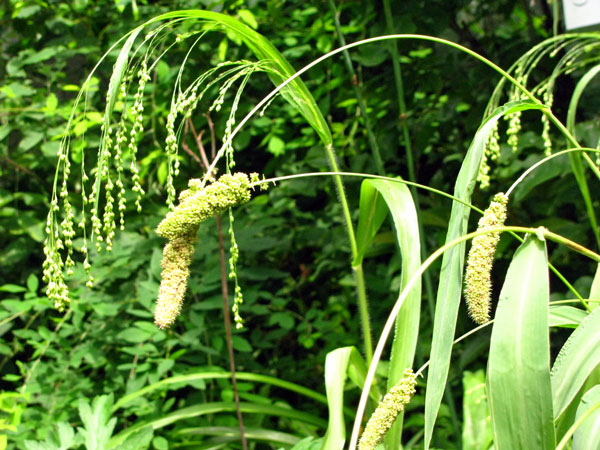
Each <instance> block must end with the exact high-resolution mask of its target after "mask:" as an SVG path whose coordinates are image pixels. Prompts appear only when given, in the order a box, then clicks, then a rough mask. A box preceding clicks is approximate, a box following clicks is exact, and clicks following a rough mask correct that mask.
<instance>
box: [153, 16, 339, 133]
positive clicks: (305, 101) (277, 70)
mask: <svg viewBox="0 0 600 450" xmlns="http://www.w3.org/2000/svg"><path fill="white" fill-rule="evenodd" d="M169 19H199V20H204V21H206V22H209V23H215V24H217V25H220V26H222V27H224V28H225V29H226V30H227V31H229V32H231V33H233V34H234V35H235V36H237V37H238V38H240V39H241V40H242V41H243V42H244V44H246V46H247V47H248V48H249V49H250V50H251V51H252V52H253V53H254V54H255V56H256V57H257V58H258V59H259V60H261V61H265V62H268V63H270V64H271V67H272V69H273V70H272V71H269V77H270V78H271V80H272V81H273V83H274V84H275V85H278V84H281V83H282V82H283V81H285V80H286V79H287V78H289V77H290V76H291V75H293V74H294V73H295V71H294V69H293V68H292V66H291V65H290V64H289V63H288V61H287V60H286V59H285V58H284V57H283V55H282V54H281V53H280V52H279V51H278V50H277V49H276V48H275V46H274V45H273V44H271V42H270V41H269V40H268V39H266V38H265V37H264V36H262V35H261V34H259V33H257V32H256V31H254V30H253V29H252V28H250V27H249V26H247V25H245V24H244V23H242V22H240V21H239V20H237V19H236V18H234V17H231V16H228V15H226V14H220V13H216V12H212V11H205V10H200V9H193V10H186V11H172V12H169V13H166V14H162V15H160V16H157V17H154V18H152V19H150V20H149V21H148V22H146V23H145V24H144V25H142V27H143V26H146V25H149V24H151V23H155V22H161V21H164V20H169ZM281 94H282V95H283V96H284V97H285V98H286V100H288V101H289V102H290V103H292V104H293V105H294V106H295V107H296V108H297V109H298V111H299V112H300V113H301V114H302V115H303V116H304V118H305V119H306V120H307V121H308V123H309V124H310V125H311V126H312V127H313V128H314V129H315V131H316V132H317V134H318V135H319V137H320V138H321V139H322V140H323V142H324V143H325V145H328V144H331V142H332V139H331V133H330V132H329V127H328V126H327V122H326V121H325V118H324V117H323V115H322V114H321V111H320V110H319V107H318V106H317V104H316V102H315V101H314V98H313V96H312V95H311V93H310V91H309V90H308V88H307V87H306V85H305V84H304V83H303V82H302V80H300V79H299V78H296V79H295V80H292V82H291V83H290V84H289V85H287V86H286V87H284V88H283V90H282V91H281Z"/></svg>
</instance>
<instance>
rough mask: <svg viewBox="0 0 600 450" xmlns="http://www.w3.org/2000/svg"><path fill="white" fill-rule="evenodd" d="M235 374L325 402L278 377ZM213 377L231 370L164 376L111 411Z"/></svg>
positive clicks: (225, 376)
mask: <svg viewBox="0 0 600 450" xmlns="http://www.w3.org/2000/svg"><path fill="white" fill-rule="evenodd" d="M235 376H236V378H237V379H238V380H242V381H251V382H255V383H264V384H270V385H272V386H277V387H280V388H282V389H286V390H289V391H291V392H295V393H297V394H300V395H304V396H306V397H308V398H311V399H313V400H316V401H318V402H320V403H327V397H325V396H324V395H323V394H320V393H318V392H316V391H313V390H312V389H308V388H305V387H304V386H300V385H298V384H295V383H291V382H289V381H285V380H281V379H279V378H275V377H271V376H268V375H260V374H257V373H250V372H236V374H235ZM215 379H231V372H198V373H191V374H187V375H177V376H174V377H169V378H165V379H164V380H161V381H159V382H157V383H154V384H151V385H149V386H146V387H145V388H142V389H140V390H138V391H135V392H132V393H131V394H128V395H124V396H123V397H121V398H120V399H119V400H118V401H117V402H116V403H115V405H114V406H113V408H112V412H113V413H114V412H115V411H116V410H118V409H119V408H122V407H124V406H125V405H127V403H129V402H131V401H133V400H135V399H136V398H138V397H142V396H144V395H146V394H149V393H150V392H153V391H158V390H167V389H170V386H171V385H178V386H181V385H185V384H188V383H192V382H194V381H199V380H215Z"/></svg>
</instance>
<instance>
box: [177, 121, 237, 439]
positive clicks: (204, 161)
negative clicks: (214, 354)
mask: <svg viewBox="0 0 600 450" xmlns="http://www.w3.org/2000/svg"><path fill="white" fill-rule="evenodd" d="M205 117H206V119H207V121H208V126H209V129H210V140H211V155H212V157H213V158H214V156H215V131H214V126H213V123H212V121H211V120H210V116H208V114H205ZM188 127H189V128H188ZM188 129H191V130H192V134H193V135H194V139H195V141H196V145H197V146H198V152H199V153H200V157H199V156H198V155H197V154H196V153H194V152H193V151H192V150H191V149H190V148H189V147H188V145H187V144H186V143H185V138H186V135H187V133H188ZM202 134H203V133H202V132H200V133H199V134H198V133H196V129H195V128H194V124H193V123H192V120H191V119H188V120H187V121H186V123H185V128H184V130H183V139H182V140H181V142H182V147H183V149H184V150H185V151H186V153H188V154H189V155H190V156H191V157H192V158H194V160H195V161H196V162H197V163H198V165H199V166H200V167H202V168H203V169H204V170H205V171H206V170H208V167H209V166H210V164H209V163H208V158H207V157H206V151H205V150H204V145H203V144H202ZM217 233H218V236H219V260H220V264H221V292H222V293H223V321H224V323H225V340H226V341H227V353H228V356H229V368H230V370H231V384H232V386H233V396H234V399H235V411H236V413H237V418H238V424H239V426H240V438H241V440H242V447H243V449H244V450H248V442H247V441H246V432H245V428H244V419H243V417H242V410H241V408H240V394H239V391H238V387H237V379H236V376H235V357H234V354H233V334H232V331H231V315H230V313H229V288H228V286H227V266H226V265H225V245H224V243H223V226H222V223H221V214H218V215H217Z"/></svg>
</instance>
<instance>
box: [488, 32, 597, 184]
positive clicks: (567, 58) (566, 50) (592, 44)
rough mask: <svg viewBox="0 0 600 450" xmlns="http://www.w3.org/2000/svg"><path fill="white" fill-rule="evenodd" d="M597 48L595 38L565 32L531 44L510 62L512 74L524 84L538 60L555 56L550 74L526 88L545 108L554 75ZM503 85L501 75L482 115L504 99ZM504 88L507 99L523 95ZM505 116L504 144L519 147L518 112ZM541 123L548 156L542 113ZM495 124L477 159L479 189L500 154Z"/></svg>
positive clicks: (576, 66)
mask: <svg viewBox="0 0 600 450" xmlns="http://www.w3.org/2000/svg"><path fill="white" fill-rule="evenodd" d="M599 47H600V43H598V42H597V40H593V39H590V38H588V37H581V36H577V35H567V36H564V38H563V39H560V40H553V41H551V42H546V43H544V44H540V45H536V46H535V47H533V48H532V49H531V50H529V51H528V52H527V53H525V54H524V55H523V56H522V57H521V58H519V60H518V61H517V62H516V63H515V65H514V68H513V70H512V73H513V76H514V78H515V79H516V80H517V81H518V82H519V83H520V84H521V85H522V86H525V87H527V84H528V82H529V79H530V78H533V77H531V74H532V72H533V71H534V70H535V69H536V68H537V67H538V65H539V64H540V61H542V60H544V59H545V58H550V59H555V58H556V59H557V61H555V62H553V65H554V69H553V71H552V73H551V75H550V76H549V77H548V78H547V79H545V80H543V81H542V82H541V83H540V84H538V85H537V86H534V87H530V88H529V90H530V92H531V93H532V94H534V95H535V96H536V97H537V98H539V99H541V100H542V102H543V104H544V106H545V107H546V108H548V109H550V108H552V105H553V103H554V87H555V84H556V80H557V79H558V77H560V76H562V75H564V74H569V73H572V72H574V71H578V70H581V69H584V68H585V67H586V66H587V65H589V64H590V61H591V59H590V57H591V55H592V54H594V53H595V52H597V51H598V48H599ZM506 84H507V80H506V79H505V78H502V80H501V81H500V82H499V83H498V86H497V87H496V89H495V90H494V93H493V95H492V98H491V99H490V102H489V104H488V108H487V110H486V116H490V115H491V114H492V112H493V111H494V110H495V109H496V108H497V107H498V106H499V105H501V104H503V103H504V102H505V99H504V98H503V88H504V86H505V85H506ZM507 91H508V92H507V94H508V100H509V101H516V100H522V99H525V98H527V97H526V96H525V94H524V92H523V91H521V90H520V89H519V88H517V87H516V86H514V85H510V87H509V88H508V89H507ZM505 119H506V120H507V121H508V126H507V128H506V137H507V144H508V146H509V147H510V148H511V149H512V150H513V152H514V151H516V150H517V149H518V146H519V134H520V132H521V112H514V113H512V114H510V115H508V116H506V117H505ZM541 122H542V133H541V138H542V139H541V140H542V142H541V143H542V146H543V148H544V155H545V156H549V155H551V154H552V151H553V143H552V137H551V135H550V120H549V118H548V116H547V115H546V114H542V115H541ZM498 125H499V124H498V122H496V124H495V126H494V129H493V130H492V133H491V134H490V136H489V137H488V140H487V142H486V146H485V150H484V154H483V158H482V161H481V165H480V169H479V174H478V177H477V181H478V182H479V183H480V186H481V188H482V189H487V188H488V187H489V186H490V181H491V176H492V175H491V167H490V166H491V165H492V164H493V162H494V161H496V160H498V158H499V156H500V133H499V131H498ZM598 163H600V157H599V158H598Z"/></svg>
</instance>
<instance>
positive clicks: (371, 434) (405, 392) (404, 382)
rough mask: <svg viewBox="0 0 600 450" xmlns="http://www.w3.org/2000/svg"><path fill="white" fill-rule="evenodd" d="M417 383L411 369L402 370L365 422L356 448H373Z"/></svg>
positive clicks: (392, 422) (365, 449)
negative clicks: (401, 375)
mask: <svg viewBox="0 0 600 450" xmlns="http://www.w3.org/2000/svg"><path fill="white" fill-rule="evenodd" d="M416 384H417V378H416V375H415V374H414V373H413V371H412V369H406V370H405V371H404V378H402V379H401V380H400V381H399V382H398V383H397V384H396V385H395V386H394V387H393V388H392V389H390V391H389V392H388V393H387V394H385V396H384V397H383V400H382V401H381V403H379V405H378V406H377V408H376V409H375V412H374V413H373V415H372V416H371V418H370V419H369V421H368V422H367V426H366V427H365V431H364V432H363V434H362V436H361V438H360V442H359V443H358V450H374V449H375V447H377V444H378V443H379V442H380V441H381V440H382V439H383V437H384V436H385V433H387V431H388V430H389V429H390V428H391V427H392V425H393V424H394V421H395V420H396V417H398V414H400V413H401V412H402V411H404V408H405V407H406V405H407V404H408V403H409V402H410V400H411V399H412V397H413V395H415V386H416Z"/></svg>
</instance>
